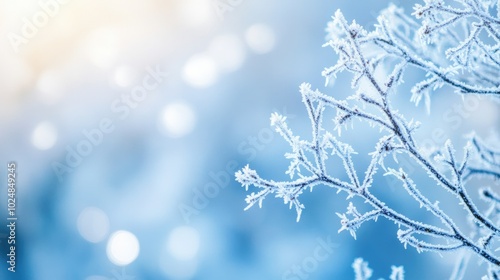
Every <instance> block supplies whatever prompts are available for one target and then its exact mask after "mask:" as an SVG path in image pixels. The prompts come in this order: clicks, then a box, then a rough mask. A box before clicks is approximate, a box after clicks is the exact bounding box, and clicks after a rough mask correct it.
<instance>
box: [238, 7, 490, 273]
mask: <svg viewBox="0 0 500 280" xmlns="http://www.w3.org/2000/svg"><path fill="white" fill-rule="evenodd" d="M456 2H457V3H458V4H456V5H455V6H457V5H458V6H460V7H455V6H450V5H445V3H444V1H439V0H426V1H425V4H424V5H416V6H415V12H414V15H415V16H416V17H417V19H421V20H422V24H419V23H418V22H417V21H416V20H414V19H412V18H411V17H409V16H407V15H405V14H404V12H403V11H402V9H398V8H396V7H395V6H393V5H391V6H390V7H389V8H388V9H386V10H385V11H383V12H382V13H381V16H380V17H379V18H378V24H377V25H376V29H375V30H374V31H371V32H368V31H366V30H365V29H364V28H362V27H361V26H360V25H358V24H357V23H356V22H355V21H353V22H352V23H348V22H347V21H346V20H345V18H344V16H343V15H342V13H341V12H340V11H337V12H336V13H335V15H334V17H333V20H332V22H331V23H329V25H328V34H329V35H328V36H329V39H330V40H329V42H328V43H327V44H325V46H329V47H331V48H332V49H333V50H334V51H335V52H336V54H337V55H338V57H339V58H338V61H337V64H336V65H335V66H332V67H329V68H326V69H325V71H323V75H324V76H325V78H326V81H327V83H328V82H329V81H330V80H332V79H335V78H336V75H337V73H339V72H342V71H347V72H350V73H351V74H352V75H353V79H352V83H351V86H352V88H353V89H354V90H355V93H354V94H353V95H351V96H350V97H348V98H347V99H346V100H337V99H335V98H333V97H331V96H329V95H326V94H324V93H321V92H320V91H319V90H313V89H312V88H311V85H310V84H307V83H304V84H302V85H301V86H300V93H301V95H302V101H303V103H304V105H305V107H306V109H307V113H308V117H309V119H310V120H311V127H312V135H311V138H310V139H311V140H304V139H301V138H300V137H299V136H296V135H294V134H293V133H292V131H291V129H290V128H289V127H288V124H287V122H286V117H283V116H280V115H279V114H276V113H274V114H273V115H272V116H271V125H272V126H273V127H274V128H275V129H276V131H277V132H278V133H280V134H281V136H282V137H283V138H284V139H285V140H286V141H287V142H288V143H289V145H290V146H291V149H292V152H291V153H287V154H286V155H285V156H286V158H288V159H290V161H291V162H290V166H289V168H288V170H287V172H286V173H287V174H288V175H290V180H291V181H289V182H274V181H268V180H264V179H262V178H260V177H259V176H258V175H257V172H256V171H254V170H252V169H250V168H249V166H246V167H245V168H244V169H243V170H241V171H238V172H237V173H236V179H237V180H238V181H239V182H240V183H241V184H242V185H243V186H245V187H247V188H248V186H249V185H254V186H256V187H258V188H261V189H262V190H261V191H260V192H258V193H257V194H254V193H252V194H251V195H249V196H248V198H247V202H248V207H251V206H252V205H254V204H255V203H259V204H260V205H262V201H263V199H264V198H265V197H266V196H267V195H268V194H271V193H275V194H276V196H277V197H281V198H283V199H284V202H285V203H287V204H289V205H290V207H292V206H295V209H296V211H297V221H298V220H299V219H300V215H301V213H302V209H304V205H302V204H301V203H300V202H299V200H298V198H299V196H300V194H302V192H303V190H304V189H306V188H310V189H311V190H312V189H313V187H314V186H316V185H326V186H329V187H333V188H336V189H338V191H339V192H340V191H344V192H346V193H347V198H348V199H350V198H352V197H360V198H362V199H363V200H364V201H365V202H367V203H368V204H369V205H371V207H372V208H373V209H372V210H370V211H367V212H365V213H361V212H359V211H358V210H357V209H356V207H355V206H354V204H352V203H350V204H349V207H348V209H347V211H346V212H345V213H337V215H338V216H339V217H340V219H341V228H340V230H339V231H343V230H348V231H349V232H350V233H351V235H353V237H356V235H355V231H356V229H357V228H358V227H359V226H361V224H363V223H364V222H367V221H370V220H377V218H378V217H380V216H382V217H385V218H388V219H390V220H392V221H394V222H395V223H396V224H398V225H399V227H400V229H399V230H398V232H397V236H398V238H399V240H400V241H401V242H402V243H403V244H404V245H405V246H406V245H410V246H412V247H414V248H416V249H417V250H418V251H419V252H420V251H424V250H427V251H437V252H439V251H450V250H457V249H467V250H468V251H469V252H471V253H474V254H476V255H478V256H480V257H481V258H482V259H484V260H485V261H487V262H488V263H489V265H490V269H489V271H490V275H494V273H496V272H494V273H493V272H491V271H497V270H498V267H499V266H500V257H499V256H498V255H497V254H495V253H494V252H493V251H492V248H490V247H491V246H489V245H490V244H493V241H494V240H498V239H499V238H500V227H499V222H498V220H499V219H498V215H497V213H496V212H495V211H496V210H495V211H493V210H491V209H498V208H499V207H498V201H499V196H498V195H497V194H496V192H494V191H492V190H491V189H482V197H484V198H485V200H487V201H488V203H489V204H490V205H491V207H490V209H489V210H487V211H482V209H480V208H478V207H477V206H476V205H475V203H474V202H473V200H472V199H471V197H470V196H469V195H468V193H467V186H468V183H469V182H471V180H472V179H473V177H475V176H484V177H487V178H493V179H499V178H500V152H498V151H496V150H495V149H493V148H490V147H488V146H487V145H486V144H483V142H482V141H481V140H480V139H479V137H477V136H474V137H472V138H471V140H470V141H469V143H468V144H467V146H466V147H464V157H463V158H462V159H457V158H456V156H455V149H454V147H453V145H452V142H451V141H450V140H448V141H447V142H446V144H445V146H444V147H443V149H442V151H438V152H437V153H434V154H431V155H428V154H426V153H424V152H423V150H422V149H421V147H420V144H419V143H418V142H417V141H415V137H414V134H415V131H416V130H417V129H418V127H419V126H420V123H418V122H415V121H413V120H407V119H406V118H405V117H404V116H403V115H402V114H400V113H399V112H398V111H397V110H396V109H395V108H393V106H392V105H391V98H390V97H391V94H392V93H395V92H397V91H398V90H401V88H402V87H400V85H401V84H402V83H403V75H404V72H405V70H406V69H407V68H408V67H409V66H415V67H417V68H419V69H421V70H423V71H425V73H426V74H427V75H428V79H426V80H424V81H421V82H419V83H417V84H416V85H414V86H413V89H412V90H411V92H412V97H411V100H412V101H414V102H416V103H418V102H419V101H420V100H421V99H422V97H424V99H425V103H426V106H427V109H428V110H429V108H430V93H432V92H434V91H435V90H437V89H438V88H440V87H443V86H448V87H452V88H455V89H456V90H457V91H458V92H460V93H464V94H487V95H490V96H491V98H499V96H500V81H499V80H498V75H499V74H500V64H499V63H498V62H500V37H498V36H497V35H498V33H497V31H496V30H498V29H499V28H500V24H499V23H500V20H499V19H498V15H492V14H491V13H490V12H491V10H492V8H493V7H495V8H499V7H498V6H497V3H498V2H491V1H485V2H484V3H483V2H482V3H479V2H478V1H475V0H462V1H456ZM461 22H463V23H468V24H469V25H466V24H464V25H462V26H461V29H460V28H459V27H458V25H459V23H461ZM484 34H487V35H489V36H490V40H485V39H484V38H483V37H484V36H483V35H484ZM422 39H423V40H422ZM430 50H432V51H430ZM443 52H444V53H445V54H446V55H440V54H442V53H443ZM403 93H404V91H403ZM327 108H331V109H333V110H335V111H336V114H337V115H336V117H335V118H334V122H335V130H336V131H337V132H338V134H339V135H340V133H341V132H342V131H343V127H344V126H345V125H346V124H347V123H348V122H350V121H351V120H353V119H361V120H364V121H366V122H368V123H369V124H370V125H371V126H373V127H378V128H380V131H381V132H383V136H382V137H381V138H380V139H379V141H378V143H377V144H376V146H375V149H374V151H373V152H372V153H370V156H371V160H370V164H369V166H368V167H367V169H366V170H365V172H364V177H360V176H359V174H358V171H359V169H358V168H356V166H355V164H354V161H353V155H355V154H356V152H355V150H354V149H353V148H352V146H351V145H349V144H348V143H344V142H342V141H340V140H339V139H337V138H336V137H335V136H333V134H332V133H331V132H329V131H327V130H326V129H325V128H324V127H323V124H322V120H323V117H324V111H325V110H326V109H327ZM400 153H406V154H407V155H409V156H410V157H411V159H412V160H414V161H415V162H416V163H418V164H419V165H420V166H421V167H422V168H423V170H425V171H426V172H427V174H428V176H429V177H430V178H432V179H434V180H435V182H436V184H437V185H438V186H441V187H443V188H444V189H446V190H447V191H449V193H450V195H451V197H452V198H454V199H456V201H457V203H459V204H461V205H463V206H464V208H465V209H466V210H467V213H468V215H469V217H470V218H471V219H472V220H473V221H474V224H475V225H477V228H478V230H477V234H475V235H474V234H473V235H470V234H466V233H465V232H464V229H460V228H459V227H458V226H457V225H456V224H455V222H454V221H453V218H452V217H451V216H450V215H449V214H447V213H445V211H444V210H443V209H441V207H440V206H439V203H438V202H437V201H436V202H432V201H430V200H429V199H428V198H427V197H426V196H425V195H423V194H422V193H421V191H420V189H419V187H418V186H417V185H416V184H415V183H414V181H413V180H412V179H411V178H410V174H408V173H407V172H405V170H403V169H402V168H401V169H399V170H395V169H391V168H386V166H385V164H384V161H385V158H386V157H387V156H389V155H391V156H393V157H394V159H395V160H396V156H397V154H400ZM335 159H336V160H339V161H340V162H341V163H342V165H343V170H344V172H345V174H346V175H347V178H348V180H347V181H342V180H340V179H338V178H333V177H332V176H331V175H329V174H328V172H327V162H328V161H329V160H335ZM327 160H328V161H327ZM379 167H381V168H383V169H384V170H385V175H386V176H394V177H395V178H396V179H397V180H399V181H401V183H402V186H403V187H404V188H405V190H406V191H407V192H408V194H409V195H410V196H411V197H412V198H413V199H414V200H415V201H416V202H417V203H419V204H420V206H421V207H423V208H424V209H426V210H427V211H428V212H429V213H430V214H431V215H433V216H435V217H437V218H438V219H439V220H440V221H441V226H440V227H437V226H433V225H430V224H426V223H423V222H420V221H415V220H413V219H410V218H409V217H407V216H406V215H404V214H402V213H400V212H398V211H396V210H394V209H392V208H391V207H389V206H388V205H386V204H385V203H384V202H382V201H381V200H380V199H379V198H377V197H376V196H375V195H373V194H372V193H371V191H370V188H371V187H373V185H374V182H373V181H374V175H375V174H376V172H377V171H378V168H379ZM442 167H446V168H447V169H448V170H449V171H450V172H446V171H443V170H444V169H443V168H442ZM294 177H298V178H297V179H294ZM248 207H247V209H248ZM429 237H430V238H429ZM360 271H361V270H360ZM456 273H457V275H458V274H461V273H462V270H460V271H457V272H456ZM360 279H365V278H360Z"/></svg>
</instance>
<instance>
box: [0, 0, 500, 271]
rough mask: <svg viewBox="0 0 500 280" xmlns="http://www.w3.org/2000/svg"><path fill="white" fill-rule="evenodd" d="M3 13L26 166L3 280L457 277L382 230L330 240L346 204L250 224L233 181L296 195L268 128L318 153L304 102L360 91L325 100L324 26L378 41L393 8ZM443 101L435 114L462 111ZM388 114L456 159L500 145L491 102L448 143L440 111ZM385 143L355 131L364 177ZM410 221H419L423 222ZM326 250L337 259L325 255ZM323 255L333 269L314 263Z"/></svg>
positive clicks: (111, 2) (193, 7) (281, 212)
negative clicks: (345, 25) (342, 23)
mask: <svg viewBox="0 0 500 280" xmlns="http://www.w3.org/2000/svg"><path fill="white" fill-rule="evenodd" d="M0 3H1V4H0V5H1V9H0V18H1V24H0V30H1V32H2V37H1V38H2V40H0V48H1V51H0V58H1V61H2V63H1V64H0V86H1V90H2V93H1V95H0V99H1V101H0V106H1V110H0V129H1V131H2V137H1V140H0V141H1V142H0V144H1V147H2V148H1V152H0V158H1V159H2V164H4V166H6V164H7V162H9V161H15V162H16V163H17V165H18V168H17V172H18V181H17V213H18V221H17V236H16V237H17V252H16V255H17V263H16V272H15V274H13V273H11V272H9V271H7V265H6V260H7V256H6V253H4V252H7V242H6V239H5V237H6V235H7V234H8V232H7V229H6V227H5V226H2V227H1V228H2V229H1V230H0V234H3V235H0V242H1V243H0V246H1V249H2V250H1V252H2V254H1V257H0V259H1V260H2V265H0V268H1V269H0V278H1V279H44V280H45V279H85V280H104V279H117V280H123V279H241V280H246V279H253V280H254V279H294V280H295V279H353V277H354V273H353V271H352V268H351V264H352V262H353V260H354V259H355V258H357V257H363V258H364V259H365V260H366V261H368V262H369V264H370V267H371V268H373V269H374V277H373V278H374V279H378V278H380V277H383V278H386V279H387V278H388V276H389V275H390V267H391V265H403V266H404V267H405V270H406V275H407V277H408V278H407V279H446V278H447V277H448V276H449V274H450V273H451V270H452V267H453V263H454V259H455V256H456V253H452V254H448V255H445V256H443V257H440V256H439V255H437V254H434V253H422V254H418V253H417V252H416V251H415V250H414V249H412V248H409V249H407V250H405V249H404V248H403V246H402V245H401V244H400V242H399V241H398V240H397V238H396V231H397V227H396V225H394V224H393V223H392V222H389V221H387V220H384V219H379V220H378V221H377V222H370V223H367V224H365V225H363V226H362V227H361V228H360V229H359V230H358V232H357V240H354V239H353V238H352V237H351V236H350V235H349V233H347V232H342V233H340V234H337V231H338V229H339V228H340V223H339V218H338V217H337V216H336V215H335V212H345V209H346V207H347V204H348V201H346V200H345V194H340V195H336V194H335V192H334V191H333V190H331V189H327V188H322V187H317V188H315V191H314V192H312V193H305V194H304V195H303V196H302V202H303V203H304V205H305V207H306V209H305V210H304V212H303V214H302V219H301V221H300V222H299V223H297V222H296V221H295V215H296V214H295V211H293V210H289V209H288V206H286V205H283V203H282V201H281V200H278V199H271V198H268V199H267V200H266V201H265V203H264V205H263V208H262V209H258V208H257V207H254V208H252V209H250V210H248V211H243V209H244V207H245V206H246V205H245V201H244V198H245V196H246V195H247V193H246V192H245V190H244V189H243V188H241V186H240V185H238V183H236V182H235V181H234V171H236V170H237V169H240V168H242V167H243V166H244V165H246V164H247V163H250V165H251V167H252V168H253V169H256V170H258V171H259V172H260V174H261V175H262V176H263V177H265V178H271V179H276V180H278V179H286V177H285V174H284V171H285V170H286V168H287V166H288V162H287V161H286V159H285V158H284V157H283V154H284V153H285V152H287V151H289V148H288V147H287V145H286V143H285V142H284V141H283V140H282V139H280V138H279V136H278V135H277V134H275V133H274V132H273V131H272V130H271V129H270V127H269V116H270V114H271V113H272V112H274V111H278V112H281V113H282V114H285V115H287V116H288V120H289V121H290V126H291V127H292V128H294V130H295V131H296V133H297V134H301V135H308V134H307V133H309V120H308V119H307V115H306V112H305V110H304V107H303V105H302V103H301V98H300V95H299V93H298V86H299V85H300V84H301V83H302V82H309V83H311V84H312V85H313V87H314V88H316V87H317V88H319V89H321V90H322V91H324V92H325V93H328V94H334V95H335V94H339V95H342V96H343V95H344V94H345V93H346V92H347V93H348V92H349V91H350V87H349V81H348V77H347V76H346V77H344V76H341V77H340V78H339V81H337V83H336V85H335V86H333V87H327V88H325V87H324V86H323V85H324V80H323V78H322V77H321V71H322V70H323V69H324V67H328V66H331V65H333V63H334V62H335V60H336V56H335V55H334V53H333V51H332V50H331V49H329V48H322V47H321V45H322V44H323V43H324V42H325V31H324V30H325V27H326V23H327V22H328V21H329V20H330V19H331V15H333V13H334V12H335V10H337V9H341V10H342V11H343V12H344V14H345V16H346V18H347V19H349V20H352V19H356V20H357V22H359V23H360V24H362V25H365V26H368V25H373V23H374V22H375V19H376V16H377V14H378V12H379V11H380V10H381V9H383V8H385V7H387V5H388V2H387V1H362V0H357V1H352V0H351V1H344V0H335V1H317V2H311V1H293V3H291V2H290V1H284V0H278V1H262V0H254V1H245V0H241V1H229V0H227V1H226V0H220V1H215V0H214V1H212V0H182V1H181V0H179V1H166V0H143V1H138V0H129V1H117V0H103V1H94V0H90V1H77V0H69V1H65V2H63V1H61V2H55V1H48V2H47V3H51V4H44V5H42V4H40V3H39V2H38V1H10V0H3V1H2V2H0ZM42 3H43V2H42ZM397 4H399V3H397ZM412 5H413V3H409V2H407V1H404V4H403V7H405V9H406V10H407V11H410V10H411V6H412ZM43 14H45V16H44V15H43ZM13 34H15V35H13ZM165 73H168V75H167V74H165ZM418 75H419V74H418V73H415V74H414V76H409V77H407V79H406V80H407V82H409V83H411V82H412V81H416V79H418V78H419V76H418ZM449 93H451V91H450V92H449ZM449 93H448V94H446V98H445V97H439V96H436V98H435V100H434V101H435V102H434V103H433V109H434V108H439V106H445V107H446V108H445V109H444V110H447V109H448V108H452V107H451V105H450V104H463V103H462V102H463V101H462V100H461V99H460V97H458V96H455V95H454V94H449ZM395 99H396V100H395V101H394V102H396V103H395V104H397V105H399V106H400V107H401V108H402V110H407V111H408V114H410V115H414V117H416V118H418V119H420V120H421V122H422V123H424V126H423V128H422V132H421V133H422V134H421V137H424V138H425V137H426V135H428V134H426V133H429V132H430V131H432V130H433V129H435V127H441V128H442V129H443V130H444V132H445V133H446V135H448V137H455V138H456V139H459V140H457V141H463V139H462V138H461V137H460V136H461V135H462V134H463V133H464V131H465V132H467V131H469V130H471V129H475V130H476V131H478V133H482V134H483V135H485V136H488V135H489V134H488V133H489V129H490V128H491V127H495V125H496V127H498V123H499V122H498V119H499V117H498V106H497V105H492V104H490V103H489V102H484V101H483V100H482V101H478V102H479V103H478V104H480V105H477V106H475V107H474V108H473V111H472V110H471V111H470V112H468V116H467V117H464V118H463V122H461V123H460V126H459V127H458V128H454V126H450V125H443V123H444V124H446V120H443V118H442V117H441V113H440V111H439V110H438V111H437V112H436V111H435V110H434V111H433V113H432V114H431V115H426V114H425V110H424V109H423V107H422V106H421V107H415V106H414V105H413V104H410V102H409V94H401V96H397V97H396V98H395ZM479 110H481V112H482V114H483V115H482V116H481V117H478V114H477V113H476V112H479ZM485 119H486V120H487V121H485ZM431 120H432V123H430V124H429V125H428V126H426V125H425V123H426V122H427V123H429V122H430V121H431ZM455 123H456V122H455ZM364 131H373V133H366V132H364ZM377 131H378V130H376V129H374V130H369V127H368V126H366V125H365V124H362V123H359V122H355V129H354V130H350V131H349V132H352V133H349V132H348V133H346V135H345V139H347V141H350V142H352V143H354V145H355V146H356V148H357V149H358V151H359V156H357V157H356V159H355V160H356V161H357V163H359V165H360V166H361V167H365V166H366V165H367V164H368V162H367V160H368V157H367V156H366V154H367V153H368V152H370V151H371V150H372V149H373V144H374V143H375V142H376V140H377V139H378V138H377V137H378V135H379V134H378V132H377ZM438 142H439V141H438ZM435 144H441V143H435ZM460 144H463V143H459V145H460ZM459 145H457V146H459ZM417 168H418V167H415V169H417ZM4 169H5V171H3V170H2V171H0V174H1V176H0V178H1V181H2V182H6V172H7V171H6V167H5V168H4ZM361 170H362V169H361ZM337 176H340V177H342V176H344V175H342V173H341V172H339V174H337ZM377 179H378V180H379V181H378V182H379V185H380V189H379V190H378V192H380V195H381V196H382V198H383V199H385V200H386V201H387V202H388V203H393V205H394V207H395V208H397V209H404V207H405V204H406V203H408V201H410V199H408V200H406V199H407V198H406V197H405V198H400V196H399V194H402V195H401V197H403V196H404V193H403V192H402V191H401V188H398V187H399V185H398V184H386V183H388V181H387V179H386V178H385V177H382V176H379V177H377ZM429 182H433V181H429ZM389 183H390V182H389ZM4 185H5V184H3V183H2V187H1V188H0V189H1V190H2V192H1V193H0V199H1V201H2V203H1V204H0V205H2V208H4V209H2V210H1V211H0V212H1V213H2V216H0V218H1V220H2V221H6V217H7V213H6V208H7V207H6V204H5V203H4V202H6V201H7V190H6V187H4ZM376 186H377V182H376ZM387 186H389V187H387ZM375 192H377V191H375ZM443 193H445V192H443ZM445 194H446V193H445ZM207 195H208V196H207ZM356 203H358V205H363V204H362V201H356ZM415 204H416V203H415ZM413 206H415V211H414V212H410V214H411V215H410V216H412V217H413V218H415V219H423V220H426V219H428V214H427V213H425V211H422V210H418V205H413ZM450 207H452V206H450ZM455 208H457V209H458V210H457V211H461V210H460V208H459V207H458V206H455ZM367 209H368V208H367ZM452 209H454V208H452ZM457 213H458V212H457ZM5 223H7V222H5ZM464 225H465V223H464ZM465 226H466V225H465ZM2 237H3V238H2ZM324 242H330V243H333V244H334V246H333V245H332V247H331V248H330V249H331V250H330V251H328V250H327V249H325V247H321V246H322V244H324ZM318 246H320V247H318ZM317 248H323V250H324V251H323V252H322V253H325V254H326V257H325V258H326V259H324V260H317V259H316V260H315V261H312V260H311V258H314V256H315V252H316V251H317V250H318V249H317ZM332 248H333V249H332ZM475 261H476V260H475V259H474V261H471V263H473V265H475ZM295 265H298V266H299V267H303V266H304V265H305V266H306V267H305V268H306V270H307V271H305V272H304V273H305V274H304V276H303V277H299V276H297V275H296V276H295V277H296V278H293V277H292V276H291V274H287V272H288V271H291V270H292V269H293V267H294V266H295ZM423 268H425V269H423ZM302 270H303V271H304V268H302ZM468 273H472V274H470V275H471V276H470V277H474V276H472V275H474V271H469V272H468ZM287 275H288V276H287ZM134 277H135V278H134ZM287 277H288V278H287ZM297 277H299V278H297ZM305 277H307V278H305ZM470 279H473V278H470Z"/></svg>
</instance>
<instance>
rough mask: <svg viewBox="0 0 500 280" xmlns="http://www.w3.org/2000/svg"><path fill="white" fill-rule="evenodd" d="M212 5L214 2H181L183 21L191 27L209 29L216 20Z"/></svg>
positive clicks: (191, 0)
mask: <svg viewBox="0 0 500 280" xmlns="http://www.w3.org/2000/svg"><path fill="white" fill-rule="evenodd" d="M212 3H213V1H212V0H183V1H180V7H179V8H180V13H179V15H180V17H181V20H182V21H183V22H184V23H185V24H186V25H188V26H191V27H198V28H199V27H207V26H208V25H210V24H211V23H213V22H214V19H215V16H214V11H213V7H212Z"/></svg>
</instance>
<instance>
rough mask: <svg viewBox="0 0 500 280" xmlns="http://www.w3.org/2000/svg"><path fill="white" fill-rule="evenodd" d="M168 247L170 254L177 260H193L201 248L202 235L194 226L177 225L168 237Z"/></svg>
mask: <svg viewBox="0 0 500 280" xmlns="http://www.w3.org/2000/svg"><path fill="white" fill-rule="evenodd" d="M167 248H168V252H169V253H170V255H172V257H174V258H175V259H177V260H182V261H186V260H192V259H194V258H196V256H197V254H198V251H199V249H200V235H199V233H198V231H197V230H196V229H194V228H192V227H188V226H180V227H177V228H175V229H174V230H173V231H172V232H171V233H170V236H169V237H168V241H167Z"/></svg>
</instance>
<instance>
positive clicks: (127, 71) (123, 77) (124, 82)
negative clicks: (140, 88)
mask: <svg viewBox="0 0 500 280" xmlns="http://www.w3.org/2000/svg"><path fill="white" fill-rule="evenodd" d="M136 79H137V71H135V70H134V69H133V68H132V67H130V66H126V65H122V66H119V67H117V68H116V70H115V72H114V74H113V83H114V84H115V85H117V86H119V87H129V86H131V85H132V84H134V83H135V81H136Z"/></svg>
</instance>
